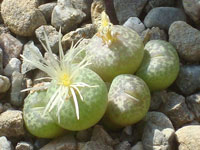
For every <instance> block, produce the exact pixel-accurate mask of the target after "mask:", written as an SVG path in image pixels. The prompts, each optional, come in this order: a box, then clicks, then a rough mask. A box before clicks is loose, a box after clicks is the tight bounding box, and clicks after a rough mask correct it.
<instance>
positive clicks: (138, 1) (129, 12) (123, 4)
mask: <svg viewBox="0 0 200 150" xmlns="http://www.w3.org/2000/svg"><path fill="white" fill-rule="evenodd" d="M113 3H114V8H115V12H116V15H117V19H118V21H119V24H123V23H124V22H125V21H126V20H127V19H128V18H129V17H139V15H140V13H141V12H142V10H143V8H144V7H145V5H146V3H147V0H126V1H124V0H113Z"/></svg>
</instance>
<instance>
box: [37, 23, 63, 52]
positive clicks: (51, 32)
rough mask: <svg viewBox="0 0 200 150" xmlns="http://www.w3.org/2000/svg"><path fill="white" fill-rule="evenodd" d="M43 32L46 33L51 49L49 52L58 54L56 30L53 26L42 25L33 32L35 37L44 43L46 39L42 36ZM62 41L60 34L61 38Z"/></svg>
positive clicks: (57, 34)
mask: <svg viewBox="0 0 200 150" xmlns="http://www.w3.org/2000/svg"><path fill="white" fill-rule="evenodd" d="M44 32H45V33H46V35H47V37H48V42H49V45H50V47H51V50H52V51H53V52H54V53H58V51H59V33H58V31H56V29H55V28H54V27H53V26H50V25H43V26H40V27H39V28H37V29H36V30H35V35H36V37H37V38H38V40H41V41H42V42H43V43H46V39H45V36H44ZM60 38H61V39H62V34H61V37H60Z"/></svg>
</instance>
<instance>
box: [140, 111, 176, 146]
mask: <svg viewBox="0 0 200 150" xmlns="http://www.w3.org/2000/svg"><path fill="white" fill-rule="evenodd" d="M144 121H145V122H146V124H145V127H144V130H143V136H142V144H143V147H144V149H147V150H149V149H162V150H167V149H169V150H170V149H171V148H172V147H173V138H174V132H175V131H174V127H173V125H172V123H171V121H170V120H169V118H168V117H167V116H166V115H165V114H163V113H161V112H148V113H147V115H146V117H145V119H144ZM152 137H153V138H152Z"/></svg>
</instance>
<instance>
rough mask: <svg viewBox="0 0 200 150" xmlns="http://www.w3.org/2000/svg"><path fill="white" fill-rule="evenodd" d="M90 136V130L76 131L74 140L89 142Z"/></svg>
mask: <svg viewBox="0 0 200 150" xmlns="http://www.w3.org/2000/svg"><path fill="white" fill-rule="evenodd" d="M91 135H92V131H91V128H89V129H86V130H81V131H78V132H77V134H76V139H77V140H78V141H79V142H87V141H89V140H90V138H91Z"/></svg>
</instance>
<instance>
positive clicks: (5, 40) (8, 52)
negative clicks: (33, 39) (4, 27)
mask: <svg viewBox="0 0 200 150" xmlns="http://www.w3.org/2000/svg"><path fill="white" fill-rule="evenodd" d="M0 47H1V48H2V50H3V52H4V53H3V66H4V67H5V66H6V65H7V64H8V62H9V61H10V59H11V58H18V57H19V55H20V53H21V52H22V48H23V44H22V43H21V42H20V41H19V40H18V39H16V38H15V37H14V36H12V35H11V34H8V33H2V34H1V35H0Z"/></svg>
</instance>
